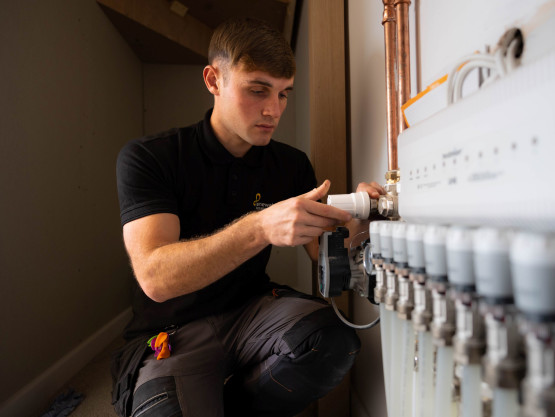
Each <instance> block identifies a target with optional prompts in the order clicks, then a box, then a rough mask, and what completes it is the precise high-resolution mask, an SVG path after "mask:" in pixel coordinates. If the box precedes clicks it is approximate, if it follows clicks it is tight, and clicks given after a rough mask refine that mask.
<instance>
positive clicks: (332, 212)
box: [304, 201, 352, 222]
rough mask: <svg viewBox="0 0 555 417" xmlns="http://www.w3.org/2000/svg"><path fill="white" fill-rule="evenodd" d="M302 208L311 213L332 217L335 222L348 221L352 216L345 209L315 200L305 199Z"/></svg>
mask: <svg viewBox="0 0 555 417" xmlns="http://www.w3.org/2000/svg"><path fill="white" fill-rule="evenodd" d="M304 208H305V210H306V211H307V212H308V213H310V214H312V215H315V216H319V217H324V218H327V219H333V220H336V221H337V222H348V221H349V220H351V219H352V216H351V215H350V214H349V213H348V212H346V211H345V210H341V209H340V208H337V207H333V206H328V205H327V204H322V203H318V202H317V201H305V204H304Z"/></svg>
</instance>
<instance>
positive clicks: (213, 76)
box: [202, 65, 221, 96]
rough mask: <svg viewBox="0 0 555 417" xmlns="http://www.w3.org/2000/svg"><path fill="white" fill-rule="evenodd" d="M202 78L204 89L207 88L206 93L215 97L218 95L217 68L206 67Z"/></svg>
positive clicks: (219, 74) (218, 76)
mask: <svg viewBox="0 0 555 417" xmlns="http://www.w3.org/2000/svg"><path fill="white" fill-rule="evenodd" d="M202 76H203V78H204V83H205V84H206V88H208V91H210V92H211V93H212V94H214V95H215V96H217V95H219V94H220V85H219V78H220V77H221V73H220V71H219V70H218V68H217V67H214V66H212V65H207V66H206V67H204V71H203V72H202Z"/></svg>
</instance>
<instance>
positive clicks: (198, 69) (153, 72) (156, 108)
mask: <svg viewBox="0 0 555 417" xmlns="http://www.w3.org/2000/svg"><path fill="white" fill-rule="evenodd" d="M203 68H204V66H202V65H155V64H144V65H143V73H144V127H145V129H144V130H145V134H146V135H150V134H154V133H157V132H162V131H164V130H168V129H171V128H174V127H185V126H189V125H191V124H193V123H196V122H198V121H199V120H202V119H203V118H204V114H205V113H206V111H207V110H208V109H209V108H210V107H212V106H213V105H214V100H213V97H212V94H210V92H209V91H208V90H207V89H206V86H205V85H204V81H203V79H202V70H203Z"/></svg>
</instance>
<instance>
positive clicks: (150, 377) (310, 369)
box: [132, 288, 360, 417]
mask: <svg viewBox="0 0 555 417" xmlns="http://www.w3.org/2000/svg"><path fill="white" fill-rule="evenodd" d="M170 344H171V347H172V351H171V356H170V357H169V358H167V359H162V360H156V359H155V358H154V356H153V355H149V356H148V357H147V358H146V359H145V360H144V361H143V364H142V368H141V369H140V371H139V375H138V380H137V382H136V385H135V387H136V388H135V391H134V394H133V406H132V410H133V411H132V416H133V417H153V416H187V417H223V416H224V415H225V416H226V417H233V416H242V417H245V416H268V417H269V416H276V417H277V416H280V417H282V416H283V417H284V416H293V415H295V414H297V413H299V412H300V411H302V410H303V409H304V408H306V407H307V406H308V405H309V404H310V403H311V402H312V401H314V400H316V399H317V398H320V397H322V396H323V395H325V394H326V393H327V392H328V391H329V390H331V389H332V388H333V387H335V386H336V385H338V384H339V383H340V382H341V380H342V379H343V377H344V376H345V374H346V373H347V372H348V370H349V369H350V368H351V366H352V364H353V362H354V359H355V356H356V353H358V350H359V348H360V341H359V339H358V337H357V336H356V333H355V332H354V331H353V330H352V329H350V328H348V327H346V326H344V325H343V324H342V323H341V322H340V321H339V320H338V319H337V317H336V316H335V314H334V312H333V310H332V309H331V308H330V307H329V306H328V305H327V303H325V302H324V301H323V300H321V299H317V298H315V297H310V296H306V295H304V294H301V293H298V292H296V291H293V290H291V289H283V288H281V289H275V290H273V292H272V293H271V294H267V295H263V296H260V297H256V298H254V299H253V300H251V302H250V303H248V305H246V306H242V307H240V308H238V309H236V310H233V311H231V312H227V313H225V314H221V315H215V316H210V317H206V318H204V319H200V320H196V321H194V322H192V323H188V324H187V325H185V326H183V327H180V328H179V329H178V330H177V331H176V332H175V334H173V335H172V336H171V337H170Z"/></svg>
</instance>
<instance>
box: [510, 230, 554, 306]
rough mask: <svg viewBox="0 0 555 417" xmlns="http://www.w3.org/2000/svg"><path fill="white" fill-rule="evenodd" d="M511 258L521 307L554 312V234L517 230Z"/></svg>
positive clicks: (516, 298)
mask: <svg viewBox="0 0 555 417" xmlns="http://www.w3.org/2000/svg"><path fill="white" fill-rule="evenodd" d="M510 260H511V270H512V278H513V287H514V291H515V302H516V306H517V307H518V309H519V310H521V311H523V312H525V313H527V314H534V315H540V316H541V315H548V316H552V315H553V314H555V303H554V302H553V300H555V235H553V234H543V233H533V232H519V233H517V234H516V235H515V238H514V240H513V242H512V245H511V249H510Z"/></svg>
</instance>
